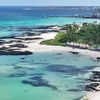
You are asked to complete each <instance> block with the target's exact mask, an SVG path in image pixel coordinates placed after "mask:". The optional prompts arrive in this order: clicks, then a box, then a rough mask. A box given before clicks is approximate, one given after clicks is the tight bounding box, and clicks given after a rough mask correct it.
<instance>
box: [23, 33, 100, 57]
mask: <svg viewBox="0 0 100 100" xmlns="http://www.w3.org/2000/svg"><path fill="white" fill-rule="evenodd" d="M56 34H57V32H53V33H44V34H41V35H39V36H33V37H34V38H37V37H38V38H43V39H39V40H32V41H30V42H28V43H25V44H26V45H28V48H22V50H29V51H32V52H69V51H74V52H79V53H80V54H83V55H88V56H91V57H94V58H96V57H98V56H99V55H100V52H96V51H90V50H85V49H77V48H75V49H73V48H71V47H67V46H66V47H63V46H50V45H40V44H39V43H40V42H41V41H43V40H47V39H53V38H54V37H55V36H56ZM33 37H29V36H28V38H33ZM22 38H23V37H22Z"/></svg>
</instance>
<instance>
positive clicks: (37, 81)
mask: <svg viewBox="0 0 100 100" xmlns="http://www.w3.org/2000/svg"><path fill="white" fill-rule="evenodd" d="M22 83H23V84H30V85H32V86H34V87H49V88H52V89H54V90H55V89H57V88H56V87H55V86H53V85H51V84H49V83H48V81H46V80H44V79H43V78H42V77H41V76H35V77H32V78H30V79H29V80H23V81H22Z"/></svg>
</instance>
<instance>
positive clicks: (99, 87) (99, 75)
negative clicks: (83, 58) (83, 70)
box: [85, 71, 100, 91]
mask: <svg viewBox="0 0 100 100" xmlns="http://www.w3.org/2000/svg"><path fill="white" fill-rule="evenodd" d="M92 73H93V74H92V76H91V77H90V79H88V80H87V81H88V82H89V83H88V84H87V85H86V86H85V90H86V91H100V72H99V71H93V72H92Z"/></svg>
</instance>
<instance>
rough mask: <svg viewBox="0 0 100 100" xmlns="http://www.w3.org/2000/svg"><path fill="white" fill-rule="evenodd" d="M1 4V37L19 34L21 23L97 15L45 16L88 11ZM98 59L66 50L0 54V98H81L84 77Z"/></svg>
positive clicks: (57, 21)
mask: <svg viewBox="0 0 100 100" xmlns="http://www.w3.org/2000/svg"><path fill="white" fill-rule="evenodd" d="M24 8H25V7H0V37H4V36H14V35H20V34H22V33H23V32H22V31H21V30H18V29H19V28H20V27H28V28H29V27H31V28H32V27H33V28H34V27H38V26H46V25H64V24H68V23H73V22H78V23H80V22H93V21H98V22H99V20H97V19H82V18H65V17H52V18H51V17H48V18H43V16H58V15H60V16H61V15H62V16H65V15H73V14H79V15H87V14H92V13H91V11H84V10H25V9H24ZM97 66H100V62H95V61H93V60H92V59H91V58H90V57H88V56H83V55H80V54H79V55H73V54H69V53H67V52H55V51H54V52H47V53H34V54H32V55H28V56H0V100H80V98H82V97H83V96H84V95H85V94H86V92H85V91H84V87H85V84H86V79H88V78H89V76H90V75H91V71H90V70H92V69H93V68H95V67H97Z"/></svg>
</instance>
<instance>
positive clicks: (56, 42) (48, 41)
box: [40, 39, 65, 46]
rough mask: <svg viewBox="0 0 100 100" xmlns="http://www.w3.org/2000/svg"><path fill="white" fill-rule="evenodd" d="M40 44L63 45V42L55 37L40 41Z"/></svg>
mask: <svg viewBox="0 0 100 100" xmlns="http://www.w3.org/2000/svg"><path fill="white" fill-rule="evenodd" d="M40 44H46V45H55V46H64V45H65V43H62V42H59V41H57V40H56V39H50V40H45V41H42V42H41V43H40Z"/></svg>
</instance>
